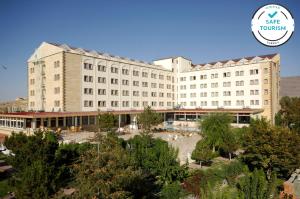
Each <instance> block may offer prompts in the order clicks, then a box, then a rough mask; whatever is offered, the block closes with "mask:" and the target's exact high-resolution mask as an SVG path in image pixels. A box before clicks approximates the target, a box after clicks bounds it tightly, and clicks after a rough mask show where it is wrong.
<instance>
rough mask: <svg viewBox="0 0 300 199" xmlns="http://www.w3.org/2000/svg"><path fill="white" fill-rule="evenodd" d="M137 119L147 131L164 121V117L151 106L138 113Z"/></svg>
mask: <svg viewBox="0 0 300 199" xmlns="http://www.w3.org/2000/svg"><path fill="white" fill-rule="evenodd" d="M137 120H138V124H140V125H141V126H142V128H143V129H144V130H145V131H146V132H149V131H150V129H151V127H152V126H155V125H157V124H159V123H161V122H162V117H161V115H160V114H158V113H156V112H155V111H153V110H152V109H151V107H150V106H147V107H145V108H144V111H143V112H142V113H141V114H139V115H138V118H137Z"/></svg>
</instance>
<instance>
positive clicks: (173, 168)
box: [128, 135, 186, 185]
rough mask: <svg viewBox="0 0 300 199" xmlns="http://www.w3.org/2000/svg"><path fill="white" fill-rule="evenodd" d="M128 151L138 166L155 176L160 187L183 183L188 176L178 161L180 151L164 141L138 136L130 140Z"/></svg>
mask: <svg viewBox="0 0 300 199" xmlns="http://www.w3.org/2000/svg"><path fill="white" fill-rule="evenodd" d="M128 150H129V152H130V154H131V156H132V157H133V159H134V161H135V164H136V166H137V167H138V168H141V169H142V170H143V171H145V172H146V173H149V174H150V175H152V176H155V177H156V181H157V183H158V184H160V185H164V184H169V183H172V182H175V181H181V180H183V179H184V177H185V176H186V168H185V167H183V166H180V165H179V162H178V161H177V155H178V150H175V149H174V148H173V147H171V146H169V144H168V143H167V142H166V141H164V140H161V139H154V138H152V137H151V136H150V135H141V136H140V135H137V136H135V137H134V138H132V139H130V140H128Z"/></svg>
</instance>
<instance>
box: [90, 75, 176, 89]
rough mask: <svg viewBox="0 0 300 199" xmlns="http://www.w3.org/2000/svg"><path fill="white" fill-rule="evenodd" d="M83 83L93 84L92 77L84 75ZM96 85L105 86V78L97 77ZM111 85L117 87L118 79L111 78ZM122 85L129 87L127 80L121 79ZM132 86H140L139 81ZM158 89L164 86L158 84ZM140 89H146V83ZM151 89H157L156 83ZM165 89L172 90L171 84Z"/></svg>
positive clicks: (152, 84)
mask: <svg viewBox="0 0 300 199" xmlns="http://www.w3.org/2000/svg"><path fill="white" fill-rule="evenodd" d="M84 82H93V77H92V76H88V75H85V76H84ZM98 83H102V84H106V77H98ZM110 83H111V84H115V85H118V84H119V79H117V78H111V79H110ZM122 85H124V86H129V80H127V79H122ZM132 85H133V86H140V82H139V81H133V82H132ZM158 86H159V88H161V89H164V87H165V86H164V84H158ZM142 87H148V82H142ZM151 88H157V83H151ZM166 88H167V89H171V88H173V89H174V86H171V84H167V87H166Z"/></svg>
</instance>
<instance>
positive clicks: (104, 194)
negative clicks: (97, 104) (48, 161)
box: [74, 136, 143, 198]
mask: <svg viewBox="0 0 300 199" xmlns="http://www.w3.org/2000/svg"><path fill="white" fill-rule="evenodd" d="M97 142H99V143H100V144H99V145H97V146H95V147H92V148H91V149H89V150H87V151H85V152H84V154H83V155H82V156H81V157H80V161H79V162H78V163H76V164H75V165H74V168H75V171H76V184H77V185H76V188H77V189H78V191H77V192H76V197H78V198H134V196H136V195H139V194H138V193H137V192H138V190H136V189H137V187H140V186H141V185H143V182H142V179H143V178H142V173H141V171H140V170H136V169H135V168H134V164H133V161H132V160H131V158H130V156H129V154H128V153H127V152H126V150H125V149H124V148H123V147H122V146H121V145H120V142H119V141H118V140H117V139H115V137H113V136H98V140H97ZM139 193H140V192H139ZM140 194H141V193H140ZM141 198H142V196H141Z"/></svg>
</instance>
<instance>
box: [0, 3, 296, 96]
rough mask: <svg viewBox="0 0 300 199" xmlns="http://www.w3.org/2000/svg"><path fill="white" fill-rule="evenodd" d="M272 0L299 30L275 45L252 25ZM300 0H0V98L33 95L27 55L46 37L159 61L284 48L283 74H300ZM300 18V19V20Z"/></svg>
mask: <svg viewBox="0 0 300 199" xmlns="http://www.w3.org/2000/svg"><path fill="white" fill-rule="evenodd" d="M267 3H279V4H282V5H284V6H285V7H287V8H288V9H289V10H290V11H291V12H292V14H293V16H294V19H295V32H294V35H293V36H292V38H291V39H290V40H289V41H288V42H287V43H286V44H285V45H283V46H280V47H276V48H270V47H265V46H263V45H261V44H260V43H258V42H257V41H256V40H255V38H254V37H253V35H252V33H251V17H252V15H253V13H254V12H255V11H256V9H257V8H258V7H260V6H262V5H264V4H267ZM299 18H300V1H298V0H290V1H276V0H273V1H264V0H260V1H254V0H230V1H224V0H219V1H217V0H215V1H204V0H203V1H199V0H198V1H182V0H181V1H176V0H173V1H167V0H164V1H159V0H151V1H146V0H136V1H131V0H127V1H124V0H120V1H116V0H110V1H107V0H106V1H104V0H103V1H100V0H51V1H50V0H49V1H44V0H39V1H31V0H26V1H23V0H18V1H17V0H0V27H1V28H0V64H2V65H5V66H6V67H7V70H3V68H2V67H0V85H1V86H0V101H5V100H9V99H14V98H16V97H17V96H24V97H26V95H27V91H26V90H27V70H26V67H27V66H26V60H27V59H28V58H29V56H30V55H31V54H32V53H33V51H34V49H35V48H37V47H38V46H39V44H40V43H41V42H43V41H49V42H56V43H66V44H69V45H72V46H76V47H82V48H87V49H95V50H99V51H102V52H107V53H110V54H113V55H119V56H125V57H129V58H134V59H139V60H144V61H153V60H154V59H157V58H162V57H168V56H176V55H181V56H184V57H187V58H190V59H192V60H193V63H206V62H212V61H218V60H224V59H230V58H240V57H245V56H252V55H260V54H269V53H280V54H281V60H282V62H281V75H282V76H294V75H300V64H299V55H300V34H299V31H298V29H297V27H298V26H297V25H298V19H299ZM299 24H300V23H299Z"/></svg>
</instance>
